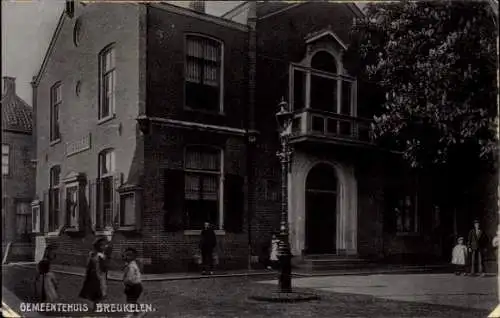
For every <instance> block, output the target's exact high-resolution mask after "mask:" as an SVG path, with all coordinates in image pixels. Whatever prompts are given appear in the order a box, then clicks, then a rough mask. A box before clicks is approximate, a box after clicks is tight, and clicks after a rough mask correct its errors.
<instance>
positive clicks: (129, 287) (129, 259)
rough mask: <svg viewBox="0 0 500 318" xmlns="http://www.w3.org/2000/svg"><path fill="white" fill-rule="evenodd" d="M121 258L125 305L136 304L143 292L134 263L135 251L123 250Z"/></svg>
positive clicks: (135, 263)
mask: <svg viewBox="0 0 500 318" xmlns="http://www.w3.org/2000/svg"><path fill="white" fill-rule="evenodd" d="M123 256H124V260H125V268H124V269H123V285H124V286H125V296H126V297H127V303H129V304H137V300H138V299H139V297H140V296H141V294H142V290H143V288H142V280H141V271H140V269H139V266H138V265H137V262H136V258H137V251H136V250H135V249H133V248H131V247H129V248H127V249H126V250H125V252H124V253H123ZM131 316H135V315H131ZM137 316H140V315H137Z"/></svg>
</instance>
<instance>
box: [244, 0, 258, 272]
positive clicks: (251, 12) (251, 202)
mask: <svg viewBox="0 0 500 318" xmlns="http://www.w3.org/2000/svg"><path fill="white" fill-rule="evenodd" d="M247 24H248V100H247V102H248V113H247V136H246V144H247V167H246V168H247V169H246V170H247V234H248V269H249V270H250V269H251V268H252V254H253V253H252V216H253V215H254V213H255V181H254V180H255V179H254V170H255V169H254V150H255V141H256V138H255V134H254V132H255V86H256V67H257V30H256V27H257V4H256V2H251V3H250V5H249V8H248V17H247Z"/></svg>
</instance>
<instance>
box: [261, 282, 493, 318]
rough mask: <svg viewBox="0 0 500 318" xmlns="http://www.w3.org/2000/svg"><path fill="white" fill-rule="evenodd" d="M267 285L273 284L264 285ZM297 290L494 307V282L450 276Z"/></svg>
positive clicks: (307, 284) (307, 285) (308, 285)
mask: <svg viewBox="0 0 500 318" xmlns="http://www.w3.org/2000/svg"><path fill="white" fill-rule="evenodd" d="M263 283H266V284H276V282H270V281H263ZM294 284H295V286H297V287H303V288H313V289H316V290H321V291H327V292H335V293H343V294H358V295H371V296H374V297H377V298H381V299H387V300H398V301H408V302H416V303H426V304H437V305H448V306H458V307H462V308H477V309H484V310H489V311H492V310H493V309H494V308H495V307H496V306H497V304H498V303H497V302H498V301H497V291H496V286H497V278H496V277H470V276H455V275H453V274H405V275H370V276H338V277H311V278H297V279H295V280H294Z"/></svg>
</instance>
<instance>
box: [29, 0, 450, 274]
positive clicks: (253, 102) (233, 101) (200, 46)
mask: <svg viewBox="0 0 500 318" xmlns="http://www.w3.org/2000/svg"><path fill="white" fill-rule="evenodd" d="M209 4H210V3H209V2H207V3H205V2H203V1H193V2H192V3H191V5H190V7H188V8H183V7H179V6H175V5H171V4H168V3H148V4H145V3H121V4H113V3H109V2H108V3H83V2H73V1H69V2H68V5H67V7H66V11H65V12H64V13H63V14H62V15H61V18H60V21H59V23H58V26H57V28H56V30H55V33H54V36H53V38H52V40H51V43H50V45H49V49H48V51H47V54H46V56H45V59H44V61H43V64H42V65H41V68H40V71H39V72H38V74H37V75H36V76H35V78H34V80H33V94H34V96H35V103H34V108H35V116H36V124H35V132H36V136H37V144H36V157H37V173H36V175H37V176H36V200H35V201H34V204H33V215H34V218H36V219H40V220H41V222H38V223H36V226H35V227H34V228H33V230H34V231H35V232H36V233H38V235H39V236H40V237H42V238H43V239H44V242H43V244H42V243H41V244H40V246H39V249H40V248H43V246H44V244H54V245H56V246H57V251H58V252H57V255H58V256H57V262H62V263H67V264H74V265H76V264H78V265H81V266H84V264H85V259H86V256H87V253H88V250H89V249H90V248H91V243H92V241H93V240H94V238H95V237H96V236H98V235H105V236H107V237H108V238H109V239H110V241H111V242H112V243H113V246H114V255H113V257H114V259H116V260H117V261H119V260H120V253H121V251H122V250H123V249H124V248H125V247H128V246H131V247H135V248H136V249H137V250H138V251H139V253H140V257H141V261H142V263H143V264H144V267H145V270H146V271H147V272H160V271H173V270H185V269H186V268H190V266H194V256H195V255H196V254H197V253H198V241H199V234H200V230H201V228H202V224H203V223H204V222H205V221H209V222H210V223H211V224H212V225H213V226H214V227H215V232H216V235H217V242H218V248H217V251H218V253H219V259H220V266H221V267H225V268H239V267H245V266H246V264H247V262H248V260H249V259H250V257H249V256H250V255H255V256H263V255H265V254H266V253H267V252H266V246H267V245H268V243H269V240H270V236H271V233H272V232H273V231H276V230H278V228H279V218H280V213H279V212H280V211H279V210H280V192H279V191H280V181H281V178H280V163H279V161H278V159H277V158H276V151H277V149H278V131H277V129H278V127H277V125H276V122H275V116H274V115H275V112H276V111H277V105H278V103H279V102H280V101H281V100H282V98H283V99H284V100H286V101H287V102H288V103H289V104H290V105H291V107H292V109H293V112H294V114H295V115H294V116H295V117H294V124H293V127H292V138H291V143H292V145H293V149H294V155H293V162H292V171H291V172H290V175H289V183H288V187H287V188H288V200H289V206H290V210H289V225H290V229H291V234H290V241H291V246H292V252H293V254H294V255H295V256H296V257H297V258H298V259H301V260H304V261H307V260H308V257H310V256H311V255H314V256H315V257H316V258H317V257H318V255H319V257H322V256H323V257H340V258H348V259H352V258H386V257H391V256H397V255H414V256H415V257H421V256H422V255H426V256H434V257H440V256H442V255H444V254H443V253H442V251H441V250H440V248H439V245H436V248H434V245H435V244H438V243H436V242H438V241H437V240H434V239H433V236H432V233H433V231H435V221H434V220H435V219H434V216H433V215H434V214H435V213H434V208H433V205H432V196H431V194H432V188H431V187H430V186H429V185H428V184H426V182H427V181H426V178H425V177H419V178H416V176H413V175H411V173H410V172H409V171H406V170H405V168H404V165H403V164H402V162H401V159H400V158H399V156H398V155H397V154H393V153H391V152H389V151H387V150H384V149H380V148H379V147H377V146H376V145H375V144H374V143H373V142H372V140H371V138H370V133H369V129H368V128H369V118H371V116H372V114H373V111H372V108H375V106H376V105H374V101H373V100H370V99H368V98H364V97H363V94H362V91H360V90H361V89H362V87H363V86H362V83H358V81H357V79H356V78H355V77H353V76H352V75H350V74H349V73H348V71H347V70H346V68H345V67H344V64H343V63H344V54H345V52H346V49H347V47H348V45H349V43H348V42H349V37H348V30H349V27H350V25H351V23H352V21H353V19H354V18H356V17H360V16H361V15H362V13H361V12H360V11H359V9H358V7H356V6H355V5H354V4H352V3H328V2H305V3H283V2H281V3H279V2H259V3H256V2H244V3H242V4H241V5H239V6H238V7H236V8H235V9H234V10H231V11H230V12H228V13H227V14H225V15H224V16H222V17H218V16H213V15H209V14H207V13H205V9H206V8H205V5H207V6H208V5H209ZM116 266H119V263H116Z"/></svg>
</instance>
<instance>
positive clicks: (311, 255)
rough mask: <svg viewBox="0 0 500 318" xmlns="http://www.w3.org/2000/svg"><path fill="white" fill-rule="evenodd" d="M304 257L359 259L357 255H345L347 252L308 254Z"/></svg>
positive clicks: (307, 258)
mask: <svg viewBox="0 0 500 318" xmlns="http://www.w3.org/2000/svg"><path fill="white" fill-rule="evenodd" d="M302 258H303V259H306V260H309V259H349V260H351V259H359V257H358V256H357V255H345V254H306V255H304V256H303V257H302Z"/></svg>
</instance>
